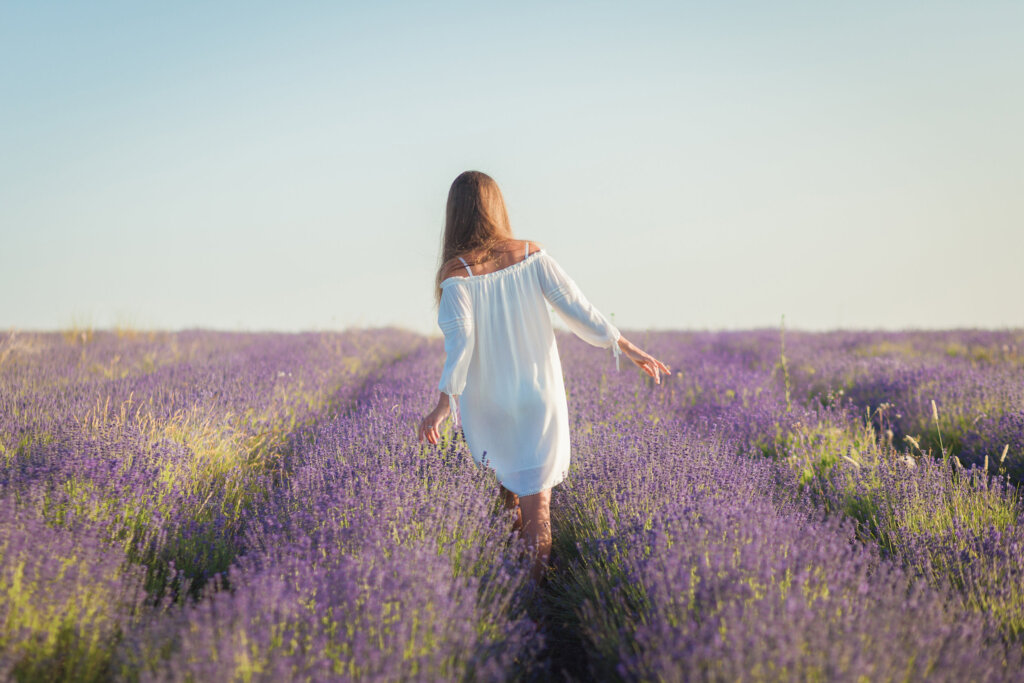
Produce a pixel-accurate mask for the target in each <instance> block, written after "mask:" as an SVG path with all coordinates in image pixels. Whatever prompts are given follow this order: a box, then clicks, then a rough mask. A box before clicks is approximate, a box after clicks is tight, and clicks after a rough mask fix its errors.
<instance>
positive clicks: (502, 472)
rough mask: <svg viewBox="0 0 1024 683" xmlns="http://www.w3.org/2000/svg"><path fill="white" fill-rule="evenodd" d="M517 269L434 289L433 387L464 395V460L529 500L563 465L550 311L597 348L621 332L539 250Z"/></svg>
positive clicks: (563, 428) (561, 405)
mask: <svg viewBox="0 0 1024 683" xmlns="http://www.w3.org/2000/svg"><path fill="white" fill-rule="evenodd" d="M529 249H530V247H529V244H528V243H524V246H523V252H522V253H521V258H520V260H519V261H518V262H516V263H514V264H513V265H510V266H506V267H504V268H501V269H497V270H491V271H490V272H487V273H482V274H477V273H475V272H473V271H472V267H471V266H469V265H467V266H465V267H464V271H465V276H460V275H456V276H452V277H448V278H446V279H445V280H443V281H442V283H441V288H442V295H441V303H440V307H439V311H438V324H439V326H440V327H441V329H442V331H444V333H445V350H446V353H447V359H446V363H445V369H444V372H443V373H442V378H441V382H440V389H441V391H444V392H445V393H448V394H449V397H450V404H451V405H453V406H454V405H457V404H456V398H455V397H456V395H461V399H459V404H460V407H461V411H460V412H461V421H462V425H463V430H464V433H465V436H466V442H467V445H468V446H469V450H470V453H471V454H472V455H473V457H474V459H475V460H477V461H478V462H482V461H483V459H484V454H485V453H486V459H487V462H488V464H490V465H491V466H492V467H493V468H494V469H495V472H496V473H497V474H498V477H499V479H500V480H501V481H502V482H503V483H504V485H505V487H506V488H507V489H509V490H511V491H513V492H515V493H517V494H518V495H530V494H532V493H536V492H537V491H541V490H543V489H545V488H549V487H551V486H554V485H555V484H557V483H558V482H560V481H561V480H562V478H563V477H564V475H565V470H567V469H568V465H569V429H568V409H567V406H566V399H565V386H564V384H563V380H562V367H561V362H560V359H559V356H558V348H557V346H556V344H555V339H554V331H553V329H552V326H551V319H550V317H549V315H548V310H547V306H548V304H550V305H551V306H553V307H554V309H555V310H556V311H557V312H558V313H559V315H561V316H562V318H563V319H564V320H565V321H566V323H567V324H568V325H569V327H570V329H572V330H573V331H574V332H576V333H577V334H578V335H579V336H581V337H582V338H583V339H585V340H586V341H588V342H589V343H591V344H594V345H595V346H602V347H608V346H611V347H612V348H613V349H614V350H615V351H618V347H617V346H616V344H615V342H616V341H617V340H618V338H619V332H618V330H616V329H615V327H614V326H612V325H611V323H610V322H608V320H607V319H605V318H604V316H602V315H601V314H600V313H599V312H598V311H597V310H596V309H594V308H593V307H592V306H591V305H590V304H589V303H588V302H587V300H586V299H585V298H584V297H583V296H582V294H581V293H580V292H579V289H578V288H577V287H576V285H575V283H573V282H572V280H571V279H569V277H568V276H567V275H566V274H565V272H564V271H563V270H562V269H561V267H560V266H559V265H558V264H557V262H556V261H555V260H554V259H553V258H551V257H550V256H549V255H548V254H547V253H546V252H545V251H544V250H542V249H537V250H535V251H533V253H529Z"/></svg>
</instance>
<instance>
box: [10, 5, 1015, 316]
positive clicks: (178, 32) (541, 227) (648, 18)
mask: <svg viewBox="0 0 1024 683" xmlns="http://www.w3.org/2000/svg"><path fill="white" fill-rule="evenodd" d="M1022 121H1024V3H1020V2H992V1H981V2H930V3H922V2H885V3H881V2H868V3H810V2H778V3H763V2H743V3H741V2H736V3H693V2H629V3H625V2H622V3H610V2H588V3H558V4H554V3H531V2H527V3H515V4H506V5H498V4H491V3H448V2H442V3H393V2H381V3H262V2H260V3H172V4H163V5H156V4H149V3H142V4H138V3H127V2H123V3H112V2H98V3H61V2H54V3H3V4H0V292H2V294H0V328H2V329H4V330H6V329H9V328H14V329H21V330H54V329H61V328H68V327H72V326H92V327H96V328H106V327H114V326H118V325H121V326H131V327H136V328H141V329H181V328H193V327H204V328H213V329H225V330H282V331H294V330H333V329H344V328H348V327H376V326H398V327H403V328H407V329H410V330H414V331H416V332H421V333H426V334H438V333H439V331H438V329H437V326H436V310H435V308H434V301H433V290H432V288H433V280H434V273H435V270H436V267H437V256H438V251H439V247H440V236H441V229H442V225H443V219H444V204H445V199H446V196H447V192H448V187H449V185H450V184H451V181H452V180H453V179H454V178H455V176H456V175H458V173H460V172H461V171H464V170H468V169H475V170H480V171H484V172H486V173H488V174H489V175H491V176H492V177H494V178H495V180H497V182H498V184H499V185H500V186H501V188H502V191H503V193H504V195H505V199H506V202H507V204H508V209H509V215H510V219H511V221H512V227H513V230H514V232H515V233H516V235H517V236H518V237H521V238H527V239H531V240H536V241H538V242H540V243H541V244H542V245H544V247H545V248H546V249H547V251H548V252H549V253H550V254H551V255H552V256H554V257H555V258H556V259H557V260H558V261H559V262H560V263H561V264H562V266H563V267H564V268H565V270H566V271H567V272H568V273H569V274H570V275H571V276H572V277H573V278H574V279H575V280H576V282H577V283H578V284H579V285H580V287H581V289H582V290H583V292H584V293H585V295H586V296H587V297H588V298H589V299H590V301H591V302H592V303H594V304H595V306H597V307H598V309H600V310H601V311H602V312H603V313H605V314H607V315H610V316H611V315H614V318H613V319H614V322H615V324H616V325H617V326H619V327H620V328H622V329H624V330H645V329H742V328H754V327H771V326H778V325H779V321H780V319H781V317H782V316H783V315H785V320H786V326H787V328H796V329H805V330H828V329H836V328H846V329H894V330H895V329H910V328H913V329H935V328H959V327H986V328H1005V327H1013V328H1021V327H1024V305H1022V303H1021V296H1022V293H1024V265H1022V257H1024V126H1022V124H1021V122H1022Z"/></svg>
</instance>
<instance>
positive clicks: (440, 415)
mask: <svg viewBox="0 0 1024 683" xmlns="http://www.w3.org/2000/svg"><path fill="white" fill-rule="evenodd" d="M448 412H449V409H448V406H446V405H439V406H437V407H436V408H434V409H433V410H431V411H430V414H428V415H427V416H426V417H425V418H423V420H422V421H421V422H420V428H419V431H418V434H417V436H418V438H419V440H420V442H421V443H422V442H423V440H424V439H426V440H427V441H429V442H430V443H432V444H434V445H435V446H436V445H437V442H438V441H439V440H440V439H441V431H440V429H439V427H440V426H441V423H442V422H444V419H445V418H446V417H448Z"/></svg>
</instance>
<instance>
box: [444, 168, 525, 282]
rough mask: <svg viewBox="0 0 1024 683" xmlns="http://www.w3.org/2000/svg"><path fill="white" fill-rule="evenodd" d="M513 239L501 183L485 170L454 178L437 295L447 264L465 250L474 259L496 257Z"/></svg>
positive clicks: (449, 193) (446, 213)
mask: <svg viewBox="0 0 1024 683" xmlns="http://www.w3.org/2000/svg"><path fill="white" fill-rule="evenodd" d="M510 239H513V236H512V226H511V225H509V222H508V210H507V209H506V208H505V198H504V197H502V195H501V190H500V189H499V188H498V183H496V182H494V179H493V178H491V176H489V175H487V174H486V173H481V172H480V171H465V172H463V173H460V174H459V176H458V177H457V178H456V179H455V181H454V182H452V186H451V189H449V190H448V205H447V207H446V208H445V219H444V236H443V237H442V240H441V261H440V263H439V264H438V267H437V278H436V280H435V282H434V288H435V290H436V291H435V292H434V296H435V298H436V300H437V301H438V302H440V301H441V281H442V279H443V275H444V272H445V266H446V265H447V264H448V263H449V262H450V261H452V260H453V259H455V258H457V257H459V256H462V255H464V254H470V253H472V254H474V255H475V256H476V260H475V261H472V260H471V261H470V264H473V263H486V262H487V261H490V260H491V259H492V258H494V254H495V251H496V250H497V247H498V246H499V245H500V244H502V243H503V242H505V241H506V240H510Z"/></svg>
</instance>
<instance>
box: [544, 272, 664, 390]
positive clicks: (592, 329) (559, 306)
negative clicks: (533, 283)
mask: <svg viewBox="0 0 1024 683" xmlns="http://www.w3.org/2000/svg"><path fill="white" fill-rule="evenodd" d="M539 258H540V259H541V262H540V264H539V265H540V285H541V289H542V290H543V292H544V297H545V298H546V299H547V300H548V303H550V304H551V305H552V307H554V309H555V311H556V312H557V313H558V315H559V316H560V317H561V318H562V320H564V321H565V324H566V325H567V326H568V327H569V329H570V330H572V332H573V333H574V334H575V335H576V336H578V337H579V338H581V339H583V340H584V341H586V342H587V343H588V344H592V345H593V346H599V347H601V348H608V347H609V346H610V347H612V350H613V351H614V352H615V364H616V367H617V366H618V356H619V353H620V352H621V353H623V354H625V355H626V357H627V358H629V359H630V360H631V361H633V362H634V363H635V364H636V365H637V366H638V367H639V368H640V369H641V370H643V371H644V372H646V373H647V374H648V375H650V376H651V377H653V378H654V381H655V382H657V383H659V384H660V383H661V376H660V375H661V374H662V373H664V374H666V375H669V374H671V371H670V370H669V368H668V366H667V365H665V364H664V363H662V362H661V361H659V360H658V359H656V358H654V357H653V356H651V355H650V354H648V353H646V352H644V351H643V350H642V349H640V348H639V347H638V346H637V345H636V344H634V343H632V342H631V341H629V340H628V339H626V338H625V337H623V336H622V334H621V333H620V332H619V330H618V329H617V328H616V327H615V326H614V325H612V324H611V322H609V320H608V319H607V318H605V317H604V316H603V315H602V314H601V312H600V311H598V310H597V309H596V308H594V306H593V305H592V304H591V303H590V302H589V301H587V298H586V297H585V296H583V292H581V291H580V288H579V287H578V286H577V285H576V283H575V282H574V281H573V279H572V278H570V277H569V275H568V274H567V273H566V272H565V271H564V270H563V269H562V267H561V266H560V265H559V264H558V262H557V261H555V259H553V258H552V257H551V256H549V255H548V254H547V253H546V252H544V253H542V254H541V255H540V257H539Z"/></svg>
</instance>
